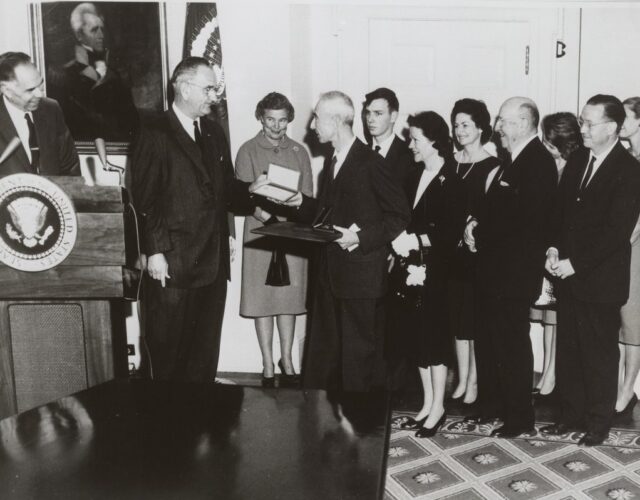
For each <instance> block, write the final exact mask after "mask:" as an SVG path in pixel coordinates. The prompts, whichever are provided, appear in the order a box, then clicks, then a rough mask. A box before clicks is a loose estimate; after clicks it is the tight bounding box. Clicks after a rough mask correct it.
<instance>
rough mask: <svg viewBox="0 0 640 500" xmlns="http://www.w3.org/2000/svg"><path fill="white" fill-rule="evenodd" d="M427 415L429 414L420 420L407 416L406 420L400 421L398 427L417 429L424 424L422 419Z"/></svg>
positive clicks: (425, 418)
mask: <svg viewBox="0 0 640 500" xmlns="http://www.w3.org/2000/svg"><path fill="white" fill-rule="evenodd" d="M428 416H429V415H427V416H426V417H424V418H421V419H420V420H416V419H415V418H413V417H407V421H406V422H403V423H401V424H400V428H401V429H405V430H412V429H419V428H420V427H422V426H423V425H424V421H425V420H427V417H428Z"/></svg>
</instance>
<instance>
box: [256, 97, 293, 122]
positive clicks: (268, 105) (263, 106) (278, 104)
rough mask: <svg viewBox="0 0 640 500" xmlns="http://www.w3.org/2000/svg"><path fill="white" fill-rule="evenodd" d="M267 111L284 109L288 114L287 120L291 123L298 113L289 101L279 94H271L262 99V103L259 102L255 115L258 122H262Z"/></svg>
mask: <svg viewBox="0 0 640 500" xmlns="http://www.w3.org/2000/svg"><path fill="white" fill-rule="evenodd" d="M267 109H273V110H276V109H284V110H285V111H286V112H287V120H288V121H289V123H291V122H292V121H293V119H294V118H295V116H296V112H295V110H294V109H293V105H292V104H291V102H290V101H289V99H287V97H286V96H285V95H282V94H280V93H279V92H269V93H268V94H267V95H266V96H264V97H263V98H262V99H260V101H258V104H257V105H256V113H255V115H256V120H261V119H262V118H263V117H264V112H265V111H266V110H267Z"/></svg>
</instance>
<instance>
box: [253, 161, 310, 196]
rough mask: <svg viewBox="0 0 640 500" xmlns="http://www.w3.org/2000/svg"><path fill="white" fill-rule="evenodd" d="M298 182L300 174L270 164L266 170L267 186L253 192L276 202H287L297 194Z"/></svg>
mask: <svg viewBox="0 0 640 500" xmlns="http://www.w3.org/2000/svg"><path fill="white" fill-rule="evenodd" d="M299 180H300V172H297V171H295V170H291V169H289V168H285V167H281V166H280V165H276V164H275V163H270V164H269V169H268V170H267V181H269V184H265V185H264V186H262V187H260V188H259V189H257V190H256V191H254V194H259V195H260V196H264V197H266V198H272V199H274V200H278V201H287V200H288V199H289V198H291V197H292V196H294V195H295V194H296V193H297V192H298V182H299Z"/></svg>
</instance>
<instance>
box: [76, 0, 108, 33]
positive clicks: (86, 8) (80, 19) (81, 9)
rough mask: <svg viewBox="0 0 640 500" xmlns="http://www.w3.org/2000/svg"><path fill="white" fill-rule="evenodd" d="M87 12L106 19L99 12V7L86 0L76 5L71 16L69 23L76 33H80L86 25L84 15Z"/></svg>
mask: <svg viewBox="0 0 640 500" xmlns="http://www.w3.org/2000/svg"><path fill="white" fill-rule="evenodd" d="M85 14H93V15H94V16H96V17H99V18H100V19H102V20H103V21H104V17H103V16H102V15H101V14H100V13H99V12H98V9H97V8H96V6H95V5H93V4H92V3H89V2H84V3H80V4H78V5H76V7H75V8H74V9H73V10H72V11H71V15H70V16H69V24H70V25H71V30H72V31H73V32H74V33H78V32H79V31H80V30H82V27H83V26H84V15H85Z"/></svg>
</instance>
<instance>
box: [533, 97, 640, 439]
mask: <svg viewBox="0 0 640 500" xmlns="http://www.w3.org/2000/svg"><path fill="white" fill-rule="evenodd" d="M624 119H625V110H624V106H623V105H622V103H621V102H620V101H619V100H618V99H617V98H616V97H614V96H611V95H601V94H599V95H596V96H593V97H592V98H591V99H589V100H588V101H587V104H586V105H585V106H584V108H583V110H582V113H581V114H580V119H579V123H580V130H581V133H582V137H583V139H584V144H585V146H586V147H587V148H588V149H587V150H585V151H581V150H578V151H576V152H575V153H574V154H573V155H572V156H571V157H570V158H569V160H568V162H567V166H566V167H565V171H564V174H563V177H562V181H561V183H560V188H559V189H560V193H559V199H558V201H559V202H558V208H557V210H556V214H555V220H554V224H553V239H552V242H553V246H552V247H551V248H549V249H548V250H547V260H546V264H545V267H546V269H547V271H548V272H549V273H551V275H552V276H555V277H556V278H557V279H558V285H557V287H556V288H557V293H558V340H557V364H556V379H557V388H558V391H559V394H560V398H561V403H562V404H561V413H560V416H559V417H560V418H559V420H558V423H556V424H553V425H550V426H547V427H545V428H543V429H542V430H543V432H546V433H547V434H552V435H560V434H565V433H567V432H575V431H583V432H585V434H584V435H583V436H582V438H581V439H580V444H581V445H583V446H595V445H598V444H601V443H602V442H603V441H604V440H605V439H606V438H607V437H608V433H609V428H610V427H611V420H612V417H613V413H614V410H615V403H616V393H617V381H618V357H619V353H618V331H619V329H620V307H621V306H622V305H623V304H624V303H625V302H626V300H627V298H628V295H629V266H630V258H631V257H630V255H631V246H630V243H629V240H630V237H631V232H632V230H633V227H634V225H635V223H636V220H637V219H638V213H639V212H640V164H638V162H637V161H636V160H635V159H634V158H633V157H632V156H631V155H630V154H629V153H628V152H627V151H626V149H625V148H624V147H623V146H622V145H621V144H620V141H619V140H618V134H619V132H620V128H621V127H622V124H623V122H624Z"/></svg>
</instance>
